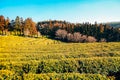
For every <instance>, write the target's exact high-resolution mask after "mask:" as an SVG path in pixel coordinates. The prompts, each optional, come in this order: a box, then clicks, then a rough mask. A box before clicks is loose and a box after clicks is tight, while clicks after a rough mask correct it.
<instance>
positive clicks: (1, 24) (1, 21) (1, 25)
mask: <svg viewBox="0 0 120 80" xmlns="http://www.w3.org/2000/svg"><path fill="white" fill-rule="evenodd" d="M4 27H5V18H4V16H3V15H1V16H0V30H1V31H2V34H3V31H4Z"/></svg>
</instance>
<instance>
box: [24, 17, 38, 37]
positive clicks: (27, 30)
mask: <svg viewBox="0 0 120 80" xmlns="http://www.w3.org/2000/svg"><path fill="white" fill-rule="evenodd" d="M36 34H37V29H36V24H35V22H33V21H32V19H31V18H27V19H26V20H25V23H24V35H25V36H32V35H36Z"/></svg>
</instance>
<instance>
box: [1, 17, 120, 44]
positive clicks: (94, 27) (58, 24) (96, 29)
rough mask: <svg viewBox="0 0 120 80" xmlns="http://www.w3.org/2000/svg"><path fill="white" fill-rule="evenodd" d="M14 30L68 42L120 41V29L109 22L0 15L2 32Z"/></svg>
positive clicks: (16, 32)
mask: <svg viewBox="0 0 120 80" xmlns="http://www.w3.org/2000/svg"><path fill="white" fill-rule="evenodd" d="M12 32H14V33H15V35H21V36H23V35H24V36H33V35H38V34H39V33H40V34H41V35H45V36H49V37H50V38H53V39H59V40H62V41H67V42H94V41H108V42H110V41H120V29H119V28H113V27H111V26H109V25H107V24H97V22H95V24H90V23H82V24H81V23H76V24H75V23H69V22H66V21H58V20H53V21H52V20H49V21H42V22H38V23H37V24H36V23H35V22H33V21H32V19H31V18H27V19H25V20H23V18H20V17H19V16H17V17H16V19H15V20H11V21H10V19H9V18H8V17H7V18H6V19H5V17H4V16H2V15H1V16H0V34H2V35H3V34H7V33H12ZM90 40H92V41H90Z"/></svg>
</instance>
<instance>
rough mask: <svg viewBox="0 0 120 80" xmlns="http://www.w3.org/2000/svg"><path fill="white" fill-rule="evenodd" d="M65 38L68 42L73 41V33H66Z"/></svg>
mask: <svg viewBox="0 0 120 80" xmlns="http://www.w3.org/2000/svg"><path fill="white" fill-rule="evenodd" d="M67 40H68V42H72V41H73V34H71V33H68V34H67Z"/></svg>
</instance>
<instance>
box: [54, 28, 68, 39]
mask: <svg viewBox="0 0 120 80" xmlns="http://www.w3.org/2000/svg"><path fill="white" fill-rule="evenodd" d="M55 35H56V38H57V39H62V40H64V39H65V38H66V37H67V31H66V30H61V29H59V30H57V31H56V34H55Z"/></svg>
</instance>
